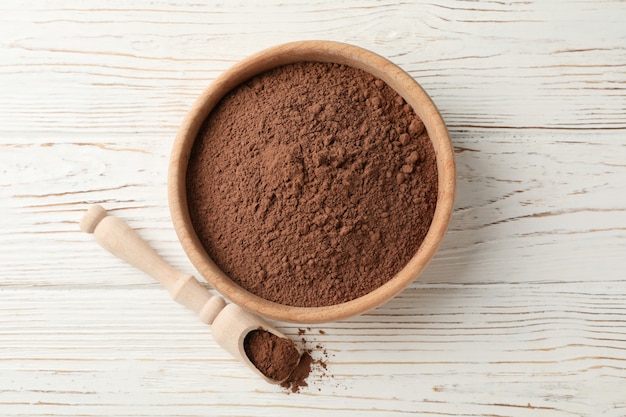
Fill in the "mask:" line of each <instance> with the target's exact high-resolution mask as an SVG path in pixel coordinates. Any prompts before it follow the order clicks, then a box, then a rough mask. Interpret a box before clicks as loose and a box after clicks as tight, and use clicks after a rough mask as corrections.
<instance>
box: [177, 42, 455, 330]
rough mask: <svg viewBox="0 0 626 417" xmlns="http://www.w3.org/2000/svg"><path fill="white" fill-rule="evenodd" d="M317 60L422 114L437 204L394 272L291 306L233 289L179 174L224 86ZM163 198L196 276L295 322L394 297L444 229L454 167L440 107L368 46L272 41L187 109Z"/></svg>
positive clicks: (262, 311) (346, 313) (356, 310)
mask: <svg viewBox="0 0 626 417" xmlns="http://www.w3.org/2000/svg"><path fill="white" fill-rule="evenodd" d="M303 61H318V62H332V63H338V64H345V65H348V66H352V67H355V68H359V69H361V70H364V71H366V72H369V73H370V74H372V75H374V76H376V77H378V78H380V79H382V80H383V81H384V82H385V83H387V84H388V85H389V86H390V87H391V88H393V89H394V90H395V91H396V92H397V93H398V94H400V95H401V96H402V97H403V98H404V100H405V101H406V102H407V103H408V104H410V105H411V107H412V108H413V109H414V111H415V112H416V113H417V115H418V116H419V117H420V118H421V119H422V121H423V122H424V125H425V127H426V130H427V132H428V135H429V137H430V139H431V142H432V144H433V147H434V149H435V155H436V161H437V178H438V194H437V206H436V208H435V213H434V216H433V219H432V221H431V225H430V228H429V230H428V232H427V234H426V237H425V238H424V240H423V242H422V244H421V245H420V247H419V248H418V250H417V252H416V253H415V254H414V255H413V257H412V258H411V259H410V260H409V262H408V263H407V264H406V265H405V266H404V267H403V268H402V270H400V271H399V272H398V273H397V274H396V275H395V276H394V277H392V278H391V279H390V280H389V281H387V282H386V283H385V284H383V285H382V286H380V287H378V288H376V289H375V290H373V291H371V292H369V293H368V294H365V295H363V296H361V297H359V298H356V299H354V300H351V301H347V302H344V303H341V304H335V305H331V306H322V307H296V306H289V305H283V304H279V303H276V302H272V301H269V300H265V299H263V298H261V297H259V296H257V295H255V294H253V293H251V292H248V291H247V290H245V289H243V288H242V287H240V286H239V285H238V284H236V283H235V282H234V281H232V280H231V279H230V278H229V277H228V276H227V275H226V274H224V273H223V272H222V271H221V270H220V269H219V268H218V267H217V265H216V264H215V263H214V262H213V260H212V259H211V258H210V257H209V256H208V254H207V253H206V251H205V250H204V247H203V245H202V244H201V242H200V239H199V238H198V236H197V234H196V232H195V230H194V228H193V226H192V223H191V218H190V215H189V210H188V203H187V192H186V174H187V165H188V162H189V156H190V154H191V149H192V146H193V143H194V141H195V138H196V136H197V133H198V131H199V129H200V126H201V125H202V123H203V121H204V120H205V119H206V117H207V116H208V114H209V113H210V111H212V109H213V108H214V107H215V106H216V105H217V104H218V103H219V101H220V100H221V99H222V97H224V96H225V95H226V94H227V93H228V92H229V91H230V90H232V89H233V88H235V87H236V86H238V85H240V84H241V83H243V82H245V81H246V80H248V79H250V78H251V77H253V76H255V75H257V74H260V73H262V72H264V71H267V70H269V69H271V68H275V67H278V66H281V65H285V64H290V63H295V62H303ZM167 188H168V201H169V207H170V215H171V218H172V222H173V225H174V229H175V231H176V234H177V236H178V239H179V241H180V243H181V245H182V247H183V249H184V251H185V253H186V254H187V256H188V257H189V260H190V261H191V263H192V264H193V265H194V267H195V268H196V269H197V270H198V272H199V273H200V274H201V276H202V277H203V278H204V279H205V280H206V281H207V282H209V283H210V284H211V285H212V286H213V287H214V288H215V289H216V290H217V291H218V292H219V293H220V294H222V295H223V296H224V297H226V298H228V299H230V300H231V301H232V302H234V303H236V304H238V305H239V306H241V307H243V308H245V309H247V310H249V311H252V312H254V313H257V314H259V315H261V316H265V317H267V318H270V319H274V320H280V321H284V322H290V323H298V324H315V323H324V322H332V321H337V320H342V319H345V318H349V317H353V316H357V315H360V314H363V313H365V312H367V311H370V310H372V309H374V308H376V307H378V306H380V305H382V304H384V303H385V302H387V301H388V300H390V299H392V298H393V297H395V296H396V295H397V294H399V293H400V292H401V291H402V290H404V289H405V288H406V287H407V286H408V285H409V284H410V283H411V282H413V281H414V280H415V279H416V278H417V277H418V276H419V275H420V274H421V273H422V271H423V270H424V269H425V268H426V266H427V265H428V264H429V263H430V261H431V260H432V258H433V257H434V255H435V252H436V251H437V249H438V248H439V246H440V244H441V241H442V239H443V237H444V235H445V232H446V230H447V228H448V225H449V222H450V218H451V216H452V211H453V207H454V196H455V191H456V166H455V161H454V148H453V146H452V143H451V141H450V137H449V134H448V130H447V128H446V125H445V123H444V121H443V118H442V117H441V114H440V113H439V110H438V109H437V107H436V106H435V104H434V103H433V101H432V100H431V98H430V96H429V95H428V94H427V93H426V91H424V89H423V88H422V87H421V86H420V85H419V84H418V83H417V81H415V80H414V79H413V78H412V77H411V76H410V75H409V74H408V73H407V72H405V71H404V70H403V69H401V68H400V67H399V66H397V65H396V64H394V63H392V62H391V61H389V60H387V59H386V58H384V57H382V56H380V55H378V54H376V53H374V52H372V51H369V50H367V49H364V48H361V47H358V46H355V45H351V44H347V43H342V42H336V41H325V40H317V41H316V40H313V41H296V42H289V43H285V44H280V45H277V46H273V47H270V48H267V49H264V50H261V51H260V52H257V53H255V54H253V55H251V56H248V57H247V58H244V59H242V60H241V61H239V62H237V63H236V64H234V65H233V66H231V67H230V68H228V69H227V70H226V71H224V72H223V73H222V74H221V75H220V76H219V77H217V78H216V79H215V80H214V81H213V82H212V83H210V84H209V86H208V87H206V88H205V90H204V91H203V92H202V93H201V94H200V95H199V96H198V98H197V99H196V101H195V102H194V104H193V105H192V106H191V108H190V109H189V110H188V112H187V114H186V116H185V118H184V120H183V122H182V124H181V125H180V127H179V130H178V133H177V135H176V138H175V140H174V143H173V146H172V152H171V156H170V163H169V167H168V187H167Z"/></svg>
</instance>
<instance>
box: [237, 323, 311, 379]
mask: <svg viewBox="0 0 626 417" xmlns="http://www.w3.org/2000/svg"><path fill="white" fill-rule="evenodd" d="M243 348H244V351H245V352H246V356H247V357H248V359H250V362H252V364H253V365H254V366H255V367H256V368H257V369H258V370H259V371H261V373H262V374H263V375H265V376H267V377H268V378H271V379H273V380H276V381H284V380H286V379H287V378H288V377H289V376H290V375H291V374H293V373H294V371H295V370H296V367H298V363H299V362H301V361H300V353H299V352H298V349H297V348H296V346H295V345H294V344H293V342H292V341H291V340H289V339H285V338H283V337H278V336H276V335H275V334H273V333H270V332H268V331H266V330H263V329H257V330H252V331H251V332H250V333H248V334H247V335H246V337H245V338H244V342H243ZM306 376H308V373H307V375H306ZM306 376H304V378H306Z"/></svg>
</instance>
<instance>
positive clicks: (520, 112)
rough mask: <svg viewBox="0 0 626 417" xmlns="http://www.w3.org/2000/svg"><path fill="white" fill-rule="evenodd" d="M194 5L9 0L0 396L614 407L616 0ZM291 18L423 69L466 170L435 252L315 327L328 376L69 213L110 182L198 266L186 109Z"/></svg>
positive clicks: (0, 123) (251, 404)
mask: <svg viewBox="0 0 626 417" xmlns="http://www.w3.org/2000/svg"><path fill="white" fill-rule="evenodd" d="M202 3H205V2H173V1H150V2H140V1H127V0H124V1H121V0H116V1H104V0H96V1H80V0H64V1H57V2H48V1H31V2H23V1H17V0H8V1H7V0H5V1H3V2H2V3H0V245H1V246H0V248H1V249H0V415H2V416H209V415H210V416H216V415H225V416H231V415H232V416H243V415H254V416H261V415H288V416H316V415H324V416H327V417H330V416H345V415H359V416H401V415H407V414H412V413H415V414H418V415H426V416H428V415H432V416H559V417H561V416H563V417H565V416H594V417H595V416H608V417H618V416H626V189H625V188H626V23H625V22H626V3H625V2H623V1H596V0H578V1H549V0H546V1H541V0H531V1H519V2H518V1H510V2H509V1H485V2H474V1H460V0H435V1H434V2H428V3H426V2H425V3H421V2H374V1H336V0H335V1H325V0H322V1H319V2H308V1H298V2H293V3H290V2H281V1H257V2H249V3H245V2H241V3H240V4H239V2H237V3H235V2H223V3H218V2H206V3H207V4H202ZM301 39H330V40H338V41H344V42H349V43H353V44H356V45H358V46H361V47H365V48H368V49H371V50H373V51H375V52H378V53H380V54H382V55H384V56H386V57H387V58H389V59H391V60H393V61H394V62H396V63H397V64H399V65H400V66H401V67H402V68H404V69H405V70H406V71H408V72H409V73H410V74H411V75H412V76H413V77H414V78H415V79H416V80H418V81H419V82H420V83H421V84H422V85H423V86H424V88H426V90H427V91H428V92H429V93H430V94H431V96H432V97H433V99H434V101H435V102H436V103H437V105H438V106H439V107H440V109H441V112H442V114H443V116H444V118H445V120H446V122H447V123H448V126H449V129H450V134H451V137H452V140H453V142H454V146H455V149H456V156H457V164H458V190H459V191H458V196H457V200H456V207H455V213H454V216H453V219H452V223H451V227H450V231H449V233H448V235H447V236H446V239H445V241H444V243H443V245H442V248H441V250H440V251H439V252H438V254H437V256H436V258H435V260H434V261H433V262H432V263H431V265H430V266H429V267H428V269H427V270H426V272H425V273H424V274H423V275H422V276H421V277H420V279H419V280H418V281H416V282H415V283H414V284H412V285H411V286H410V287H409V288H408V289H407V290H406V291H404V292H403V293H402V294H401V295H400V296H399V297H397V298H395V299H394V300H392V301H391V302H389V303H388V304H386V305H384V306H383V307H381V308H378V309H377V310H375V311H372V312H371V313H369V314H366V315H364V316H362V317H358V318H355V319H351V320H346V321H343V322H340V323H330V324H324V325H318V326H311V329H310V330H308V331H307V335H308V336H307V337H308V339H309V341H310V342H309V343H310V344H311V346H314V345H315V344H318V343H319V344H321V345H323V347H324V348H325V349H326V351H327V355H328V360H329V364H328V370H327V374H328V375H326V376H322V375H321V374H320V373H319V371H317V373H315V374H314V375H312V376H311V378H310V379H309V383H310V386H309V387H308V388H306V389H304V390H303V391H302V392H301V393H298V394H287V393H286V392H285V391H284V390H283V389H281V388H279V387H276V386H271V385H268V384H266V383H265V382H263V381H261V380H260V379H258V378H256V377H255V376H254V375H253V374H252V372H251V371H249V370H248V369H246V368H245V367H243V366H242V365H241V364H239V363H238V362H235V361H234V360H232V359H231V358H230V357H229V356H228V354H227V353H225V352H223V351H222V350H221V349H220V348H219V347H217V346H216V345H215V343H214V342H213V340H212V339H211V335H210V331H209V329H208V328H207V327H206V326H204V325H202V324H201V323H200V322H199V321H198V320H196V319H195V317H194V316H193V313H191V312H189V311H187V310H185V309H184V308H182V307H181V306H179V305H177V304H175V303H173V302H172V301H171V300H170V299H169V296H168V294H167V293H166V292H165V291H164V290H163V289H161V288H160V287H159V285H158V284H157V283H156V282H153V281H152V279H151V278H149V277H147V276H145V275H144V274H142V273H140V272H137V271H136V270H134V269H133V268H132V267H130V266H127V265H125V264H123V263H122V262H121V261H119V260H117V259H116V258H114V257H113V256H111V255H109V254H108V253H106V252H104V251H103V250H102V249H101V248H100V247H99V246H98V245H97V244H96V243H95V241H94V240H93V239H92V237H91V236H89V235H86V234H83V233H81V232H79V231H78V225H77V222H78V220H79V219H80V216H81V213H82V212H83V211H84V210H85V209H86V208H87V207H88V206H89V205H90V204H92V203H102V204H103V205H104V206H105V207H106V208H108V209H110V210H112V212H113V213H114V214H116V215H118V216H120V217H122V218H124V219H125V220H127V221H128V222H129V223H130V224H131V225H132V226H133V227H135V228H137V229H138V230H139V232H140V234H141V235H142V236H143V237H144V238H146V239H147V240H148V241H149V242H150V243H151V244H152V245H153V246H154V247H155V248H156V249H157V251H158V252H159V253H161V254H162V255H163V256H164V258H165V259H166V260H167V261H169V262H171V263H172V264H173V265H175V266H176V267H178V268H180V269H182V270H183V271H187V272H190V273H195V271H194V270H193V268H192V266H191V264H190V262H189V261H188V260H187V258H186V257H185V254H184V252H183V251H182V249H181V247H180V245H179V243H178V241H177V239H176V236H175V233H174V231H173V229H172V226H171V223H170V218H169V211H168V206H167V198H166V175H167V164H168V159H169V152H170V147H171V145H172V141H173V138H174V136H175V133H176V130H177V126H178V124H179V123H180V121H181V120H182V118H183V115H184V113H185V112H186V110H187V109H188V107H189V106H190V105H191V103H192V102H193V101H194V99H195V97H196V95H197V94H198V93H199V92H200V91H201V90H202V89H203V88H204V87H205V86H206V85H207V84H208V83H210V82H211V81H212V80H213V79H214V78H215V77H216V76H217V75H218V74H220V73H221V72H222V71H223V70H224V69H226V68H227V67H229V66H230V65H232V64H233V63H234V62H236V61H237V60H239V59H241V58H243V57H245V56H247V55H249V54H251V53H253V52H256V51H258V50H261V49H263V48H265V47H269V46H272V45H275V44H278V43H283V42H287V41H292V40H301ZM277 326H278V327H279V328H280V329H282V330H283V331H284V332H286V333H287V334H288V335H289V336H291V337H294V338H298V335H297V334H298V329H299V328H303V326H295V325H287V324H282V323H278V324H277ZM319 330H323V332H325V333H324V334H320V333H319ZM320 353H321V352H320V351H319V350H316V351H315V352H314V355H315V354H316V355H319V354H320Z"/></svg>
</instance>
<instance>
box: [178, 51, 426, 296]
mask: <svg viewBox="0 0 626 417" xmlns="http://www.w3.org/2000/svg"><path fill="white" fill-rule="evenodd" d="M187 198H188V204H189V212H190V217H191V220H192V223H193V226H194V228H195V230H196V232H197V234H198V237H199V239H200V241H201V242H202V244H203V246H204V247H205V249H206V251H207V253H208V254H209V256H210V257H211V258H212V259H213V261H214V262H215V263H216V264H217V265H218V266H219V267H220V268H221V269H222V270H223V271H224V272H225V273H226V274H227V275H228V276H229V277H230V278H231V279H232V280H233V281H235V282H236V283H238V284H239V285H241V286H242V287H243V288H245V289H246V290H248V291H250V292H251V293H254V294H256V295H258V296H260V297H262V298H264V299H267V300H271V301H274V302H277V303H281V304H286V305H291V306H304V307H312V306H328V305H334V304H339V303H342V302H346V301H349V300H352V299H355V298H358V297H360V296H362V295H364V294H367V293H369V292H371V291H372V290H374V289H376V288H377V287H379V286H381V285H383V284H384V283H385V282H387V281H388V280H390V279H391V278H392V277H393V276H394V275H395V274H396V273H397V272H399V271H400V270H401V269H402V268H403V267H404V265H405V264H406V263H407V262H408V261H409V259H410V258H411V257H412V256H413V255H414V254H415V252H416V251H417V249H418V248H419V246H420V244H421V242H422V241H423V239H424V237H425V235H426V233H427V231H428V228H429V226H430V223H431V221H432V217H433V213H434V210H435V206H436V199H437V168H436V162H435V154H434V150H433V147H432V144H431V142H430V140H429V137H428V134H427V132H426V131H425V129H424V125H423V123H422V121H421V120H420V119H419V118H418V117H417V115H416V114H415V113H414V111H413V109H412V108H411V107H410V106H409V105H408V104H407V103H406V102H405V101H404V100H403V99H402V97H401V96H399V95H398V94H397V93H396V92H395V91H394V90H392V89H391V88H390V87H389V86H388V85H387V84H385V83H384V82H383V81H381V80H380V79H377V78H376V77H374V76H372V75H370V74H368V73H366V72H364V71H361V70H358V69H355V68H352V67H348V66H344V65H337V64H327V63H319V62H302V63H296V64H289V65H285V66H282V67H278V68H275V69H272V70H270V71H268V72H266V73H263V74H261V75H259V76H256V77H253V78H252V79H250V80H248V81H247V82H245V83H243V84H241V85H240V86H239V87H237V88H235V89H234V90H233V91H231V92H230V93H229V94H228V95H226V96H225V97H224V98H223V99H222V100H221V102H220V103H219V104H218V105H217V106H216V108H215V109H214V110H213V111H212V112H211V114H210V115H209V116H208V117H207V119H206V120H205V121H204V124H203V125H202V127H201V129H200V131H199V133H198V135H197V137H196V141H195V143H194V146H193V149H192V152H191V156H190V160H189V165H188V170H187Z"/></svg>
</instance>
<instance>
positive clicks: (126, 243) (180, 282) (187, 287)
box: [80, 205, 297, 384]
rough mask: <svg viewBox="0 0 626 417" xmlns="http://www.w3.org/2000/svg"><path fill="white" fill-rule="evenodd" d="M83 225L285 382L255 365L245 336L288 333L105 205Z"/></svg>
mask: <svg viewBox="0 0 626 417" xmlns="http://www.w3.org/2000/svg"><path fill="white" fill-rule="evenodd" d="M80 228H81V230H82V231H83V232H86V233H93V235H94V236H95V238H96V240H97V241H98V243H100V245H101V246H102V247H104V248H105V249H107V250H108V251H109V252H111V253H112V254H114V255H115V256H117V257H119V258H121V259H123V260H124V261H126V262H128V263H129V264H131V265H133V266H135V267H136V268H139V269H141V270H142V271H144V272H145V273H147V274H149V275H151V276H152V277H153V278H154V279H156V280H157V281H159V282H160V283H161V284H163V286H164V287H165V288H167V290H168V291H169V292H170V294H171V296H172V298H173V299H174V300H175V301H177V302H179V303H180V304H182V305H184V306H185V307H188V308H189V309H191V310H193V311H194V312H195V313H196V314H197V315H198V317H199V318H200V321H202V322H203V323H206V324H209V325H211V332H212V333H213V338H214V339H215V341H216V342H217V343H218V344H219V345H220V346H222V347H223V348H224V349H225V350H226V351H227V352H229V353H230V354H231V355H233V356H234V357H235V358H237V359H239V360H240V361H241V362H243V363H245V364H246V365H248V367H250V368H251V369H252V370H253V371H254V372H256V373H257V374H258V375H259V376H261V377H262V378H263V379H265V380H266V381H268V382H270V383H273V384H278V383H281V382H283V380H281V381H278V380H275V379H271V378H269V377H268V376H267V375H265V374H263V373H262V372H261V371H260V370H259V369H258V368H257V367H256V366H254V364H253V363H252V362H251V361H250V359H249V358H248V356H247V355H246V352H245V349H244V340H245V338H246V335H247V334H248V333H250V332H251V331H254V330H257V329H262V330H265V331H267V332H269V333H272V334H274V335H276V336H278V337H281V338H285V339H287V337H285V335H283V334H282V333H280V332H279V331H278V330H276V329H274V328H273V327H271V326H270V325H269V324H268V323H266V322H265V321H264V320H263V319H261V318H260V317H258V316H256V315H254V314H252V313H250V312H248V311H246V310H244V309H242V308H240V307H239V306H237V305H235V304H228V305H227V304H226V302H225V301H224V299H223V298H222V297H220V296H218V295H213V294H211V293H210V292H209V291H208V290H207V289H206V288H205V287H203V286H202V285H201V284H200V283H199V282H198V281H197V280H196V279H195V278H194V277H193V276H192V275H187V274H185V273H183V272H180V271H178V270H176V269H175V268H173V267H172V266H171V265H169V264H168V263H167V262H165V260H163V258H161V257H160V256H159V255H158V254H157V253H156V252H155V251H154V249H152V248H151V247H150V246H149V245H148V243H146V241H144V240H143V239H142V238H141V237H140V236H139V235H138V234H137V232H135V231H134V230H133V229H131V228H130V227H129V226H128V225H127V224H126V223H125V222H124V221H123V220H121V219H119V218H117V217H113V216H110V215H109V214H108V213H107V212H106V210H105V209H104V208H102V207H101V206H99V205H93V206H91V207H90V208H89V210H87V212H86V213H85V215H84V216H83V218H82V219H81V221H80ZM287 340H289V339H287ZM294 347H295V345H294ZM296 349H297V347H296Z"/></svg>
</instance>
